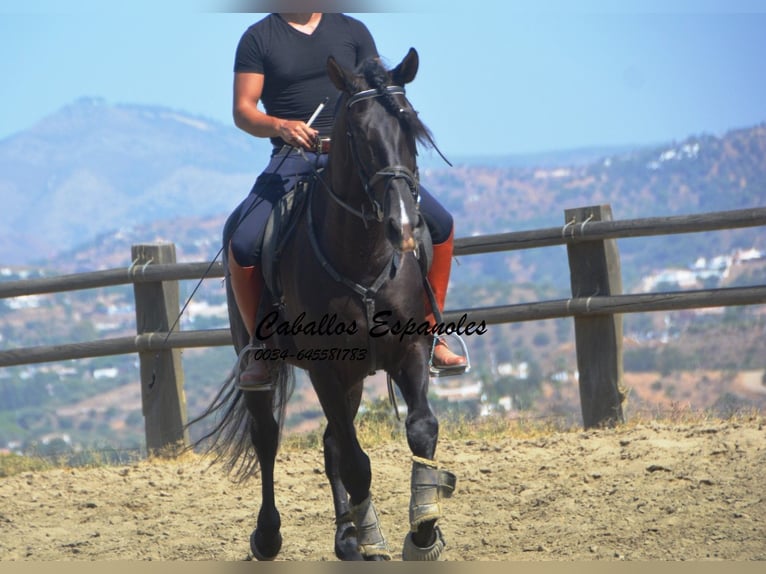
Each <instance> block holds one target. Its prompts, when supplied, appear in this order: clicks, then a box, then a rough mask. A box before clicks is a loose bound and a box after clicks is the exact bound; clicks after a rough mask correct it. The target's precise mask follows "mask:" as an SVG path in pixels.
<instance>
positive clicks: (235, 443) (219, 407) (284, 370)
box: [187, 361, 295, 482]
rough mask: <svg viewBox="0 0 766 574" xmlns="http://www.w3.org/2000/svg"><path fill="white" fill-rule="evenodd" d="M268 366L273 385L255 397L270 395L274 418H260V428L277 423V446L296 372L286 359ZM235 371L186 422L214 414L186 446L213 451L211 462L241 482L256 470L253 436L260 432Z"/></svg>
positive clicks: (199, 420) (210, 453)
mask: <svg viewBox="0 0 766 574" xmlns="http://www.w3.org/2000/svg"><path fill="white" fill-rule="evenodd" d="M271 367H272V372H271V378H272V383H273V386H274V388H273V390H271V391H258V400H267V398H268V397H270V398H271V414H272V416H273V420H272V421H268V420H267V421H260V422H261V427H260V428H268V427H269V426H272V427H273V425H274V424H276V429H277V446H278V445H279V441H280V439H281V436H282V429H283V428H284V420H285V412H286V409H287V402H288V401H289V400H290V396H291V395H292V393H293V390H294V388H295V376H294V369H293V367H292V366H290V365H288V364H287V363H284V362H281V361H279V362H275V363H274V364H273V365H272V366H271ZM235 369H236V367H235ZM235 375H236V373H235V370H232V372H231V373H230V374H229V376H228V377H227V379H226V381H224V384H223V385H222V386H221V389H220V390H219V391H218V393H217V394H216V396H215V397H214V398H213V400H212V402H211V403H210V405H209V406H208V407H207V408H206V409H205V411H204V412H203V413H202V414H200V415H199V416H197V417H195V418H194V419H193V420H191V421H189V423H188V424H187V426H191V425H193V424H196V423H199V422H201V421H202V420H203V419H207V418H208V417H215V422H214V424H213V427H212V428H211V429H210V430H208V431H206V432H205V434H204V435H203V436H202V437H200V438H199V439H197V440H196V441H194V442H193V443H192V444H191V446H190V447H189V448H190V449H201V450H202V452H204V453H205V454H206V455H212V457H213V459H212V462H211V465H213V464H222V466H223V468H224V470H225V471H226V473H227V474H229V475H230V476H231V477H232V478H233V479H234V480H235V481H237V482H244V481H246V480H247V479H249V478H250V477H252V476H254V475H255V474H256V473H257V472H258V455H257V453H256V450H255V447H254V445H253V440H254V437H255V435H256V434H257V433H258V432H259V421H257V420H256V419H255V418H254V417H253V416H252V415H251V413H250V411H249V410H248V407H247V401H246V400H245V398H244V392H243V391H241V390H240V389H239V388H238V387H237V385H236V383H235V380H236V376H235ZM263 412H264V413H265V412H266V410H265V409H264V411H263Z"/></svg>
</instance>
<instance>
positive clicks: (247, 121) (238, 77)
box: [232, 72, 317, 149]
mask: <svg viewBox="0 0 766 574" xmlns="http://www.w3.org/2000/svg"><path fill="white" fill-rule="evenodd" d="M263 78H264V76H263V74H255V73H249V72H248V73H246V72H238V73H235V74H234V104H233V110H232V112H233V115H234V124H235V125H236V126H237V127H238V128H239V129H241V130H243V131H245V132H247V133H249V134H251V135H253V136H256V137H263V138H273V137H279V138H282V141H284V142H285V143H288V144H290V145H293V146H301V147H305V148H307V149H308V148H310V147H311V145H310V144H311V142H312V141H314V138H316V136H317V131H316V130H315V129H313V128H310V127H309V126H307V125H306V123H305V122H302V121H294V120H285V119H280V118H275V117H274V116H269V115H267V114H266V113H264V112H262V111H261V110H260V109H259V108H258V102H259V101H260V99H261V94H262V93H263Z"/></svg>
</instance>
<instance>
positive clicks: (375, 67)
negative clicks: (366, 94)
mask: <svg viewBox="0 0 766 574" xmlns="http://www.w3.org/2000/svg"><path fill="white" fill-rule="evenodd" d="M357 73H358V74H359V75H360V76H361V77H363V78H364V80H365V81H366V82H367V85H368V86H369V88H370V89H374V90H378V91H379V92H380V93H381V96H380V101H381V103H382V104H383V107H384V108H385V109H386V110H387V111H388V112H389V113H390V114H391V115H393V116H395V117H397V118H398V119H399V122H400V123H401V125H402V127H403V128H404V130H405V131H407V132H408V133H409V134H411V135H412V137H413V138H414V139H415V140H417V141H419V142H420V143H421V144H424V145H428V146H431V147H434V142H433V136H432V134H431V131H430V130H429V129H428V127H427V126H426V125H425V124H424V123H423V122H422V121H421V120H420V118H419V117H418V113H417V112H416V111H415V110H414V109H413V108H412V106H411V105H408V106H407V107H406V108H402V107H401V105H400V104H399V103H398V102H397V101H396V99H395V98H394V96H393V94H390V93H388V92H386V91H385V90H384V88H385V87H386V86H390V85H393V84H392V80H391V74H389V72H388V70H386V68H385V67H384V66H383V64H381V62H380V59H379V58H368V59H367V60H364V61H363V62H362V63H361V64H360V65H359V68H358V69H357ZM403 87H404V86H402V88H403ZM407 103H408V104H409V102H407Z"/></svg>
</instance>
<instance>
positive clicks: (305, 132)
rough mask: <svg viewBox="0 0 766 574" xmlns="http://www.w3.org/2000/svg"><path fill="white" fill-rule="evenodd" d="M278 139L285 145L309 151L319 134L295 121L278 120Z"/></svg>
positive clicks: (304, 123) (302, 123)
mask: <svg viewBox="0 0 766 574" xmlns="http://www.w3.org/2000/svg"><path fill="white" fill-rule="evenodd" d="M277 132H278V133H279V137H280V138H282V141H284V142H285V143H286V144H288V145H291V146H293V147H300V148H303V149H306V150H310V149H311V148H312V146H313V144H314V142H315V141H316V138H317V135H318V134H319V132H318V131H317V130H315V129H314V128H312V127H309V126H308V125H306V122H301V121H297V120H280V121H279V124H278V126H277Z"/></svg>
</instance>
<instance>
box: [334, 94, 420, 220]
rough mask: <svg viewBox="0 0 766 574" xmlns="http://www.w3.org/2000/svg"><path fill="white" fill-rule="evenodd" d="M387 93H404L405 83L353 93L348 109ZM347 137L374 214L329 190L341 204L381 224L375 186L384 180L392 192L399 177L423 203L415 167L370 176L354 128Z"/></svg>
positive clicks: (386, 169)
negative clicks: (393, 185)
mask: <svg viewBox="0 0 766 574" xmlns="http://www.w3.org/2000/svg"><path fill="white" fill-rule="evenodd" d="M386 94H392V95H393V94H400V95H402V96H403V95H404V88H402V87H401V86H386V87H385V88H381V89H370V90H363V91H361V92H357V93H356V94H353V95H352V96H351V97H350V98H349V99H348V101H347V102H346V110H350V109H351V106H353V105H354V104H356V103H358V102H361V101H363V100H369V99H372V98H378V97H381V96H384V95H386ZM403 111H404V109H403V108H399V110H398V113H402V112H403ZM346 136H347V137H348V139H349V144H350V149H351V156H352V157H353V159H354V164H355V165H356V169H357V171H358V172H359V177H360V178H361V180H362V186H363V187H364V192H365V195H366V196H367V200H368V201H369V202H370V205H371V206H372V214H369V213H367V212H366V211H365V208H364V204H363V205H362V207H361V209H355V208H353V207H351V206H350V205H349V204H348V203H346V202H345V201H343V200H342V199H341V198H340V197H338V196H337V195H336V194H335V192H334V191H333V190H332V189H328V191H329V192H330V196H331V197H332V198H333V199H334V200H335V201H336V202H337V203H338V204H339V205H340V206H341V207H343V208H344V209H345V210H346V211H349V212H350V213H353V214H354V215H356V216H357V217H359V218H360V219H362V221H364V222H365V225H366V223H367V222H368V221H377V222H378V223H380V222H382V221H383V214H384V211H383V207H382V206H381V204H380V202H379V201H378V200H377V199H376V198H375V193H374V187H375V186H376V185H377V184H378V183H379V182H380V181H384V182H385V183H386V191H388V189H389V188H390V187H391V185H392V184H393V183H394V181H396V180H397V179H402V180H404V182H405V183H406V184H407V187H408V188H409V190H410V193H411V194H412V197H413V199H414V200H415V203H416V204H419V203H420V185H419V183H418V174H417V172H415V173H413V172H412V170H410V169H409V168H407V167H406V166H404V165H399V164H395V165H390V166H387V167H384V168H383V169H380V170H378V171H376V172H375V173H373V174H372V175H369V172H368V170H367V169H366V168H365V166H364V164H363V163H362V160H361V158H360V157H359V150H358V149H357V145H356V140H355V139H354V135H353V134H352V133H351V130H349V129H347V130H346Z"/></svg>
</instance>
